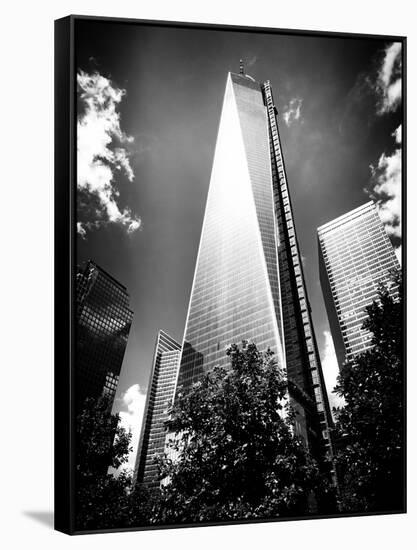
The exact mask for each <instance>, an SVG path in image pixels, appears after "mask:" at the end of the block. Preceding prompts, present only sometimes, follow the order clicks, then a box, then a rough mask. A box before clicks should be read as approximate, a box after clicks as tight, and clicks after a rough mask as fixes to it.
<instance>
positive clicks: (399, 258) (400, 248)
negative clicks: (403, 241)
mask: <svg viewBox="0 0 417 550" xmlns="http://www.w3.org/2000/svg"><path fill="white" fill-rule="evenodd" d="M401 252H402V246H401V245H400V246H398V247H397V248H396V249H395V255H396V256H397V260H398V261H399V262H400V265H401V261H402V258H401Z"/></svg>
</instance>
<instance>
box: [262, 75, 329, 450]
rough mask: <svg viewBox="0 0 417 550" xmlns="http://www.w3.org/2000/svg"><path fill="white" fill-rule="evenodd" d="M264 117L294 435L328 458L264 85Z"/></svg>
mask: <svg viewBox="0 0 417 550" xmlns="http://www.w3.org/2000/svg"><path fill="white" fill-rule="evenodd" d="M263 93H264V98H265V104H266V108H267V116H268V128H269V148H270V155H271V167H272V180H273V189H274V203H275V215H276V219H277V228H278V264H279V274H280V282H281V300H282V313H283V326H284V337H285V350H286V365H287V374H288V382H289V389H290V396H291V402H292V406H293V408H294V409H295V410H296V411H297V413H298V415H297V419H298V420H296V422H298V423H299V426H298V431H299V432H300V433H301V434H302V435H303V436H304V439H305V440H306V441H307V442H308V445H309V447H310V449H311V451H312V453H313V454H314V455H315V456H316V457H318V458H320V457H323V456H330V457H331V456H332V454H333V453H332V445H331V440H330V436H329V428H330V427H331V425H332V417H331V412H330V405H329V400H328V396H327V391H326V385H325V381H324V376H323V371H322V367H321V362H320V355H319V352H318V346H317V341H316V337H315V333H314V327H313V320H312V316H311V308H310V303H309V299H308V294H307V287H306V283H305V279H304V273H303V265H302V261H301V253H300V249H299V245H298V240H297V233H296V229H295V220H294V214H293V209H292V205H291V197H290V192H289V187H288V182H287V175H286V170H285V163H284V158H283V155H282V150H281V140H280V135H279V127H278V121H277V114H278V111H277V109H276V107H275V103H274V99H273V95H272V89H271V85H270V83H269V81H267V82H265V83H264V84H263Z"/></svg>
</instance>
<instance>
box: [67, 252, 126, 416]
mask: <svg viewBox="0 0 417 550" xmlns="http://www.w3.org/2000/svg"><path fill="white" fill-rule="evenodd" d="M132 318H133V312H132V310H131V309H130V308H129V295H128V293H127V290H126V288H125V287H124V286H123V285H122V284H121V283H119V282H118V281H116V279H114V278H113V277H112V276H111V275H109V274H108V273H107V272H106V271H104V269H102V268H101V267H99V266H98V265H97V264H95V263H94V262H93V261H91V260H89V261H88V262H86V264H85V265H84V266H82V267H79V268H78V273H77V275H76V327H75V330H76V333H75V337H76V356H75V396H76V405H77V410H78V411H79V410H81V409H82V406H83V403H84V401H85V399H86V398H87V397H94V398H97V397H100V396H101V395H103V394H106V395H108V396H109V397H110V399H111V403H113V400H114V395H115V393H116V388H117V383H118V380H119V375H120V370H121V368H122V362H123V357H124V354H125V349H126V345H127V340H128V337H129V331H130V326H131V324H132Z"/></svg>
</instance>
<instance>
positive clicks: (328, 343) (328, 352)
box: [321, 330, 345, 408]
mask: <svg viewBox="0 0 417 550" xmlns="http://www.w3.org/2000/svg"><path fill="white" fill-rule="evenodd" d="M323 335H324V350H323V351H322V354H321V366H322V369H323V375H324V379H325V381H326V388H327V394H328V396H329V401H330V407H331V408H333V407H343V406H344V404H345V401H344V399H343V398H342V397H339V396H338V395H336V394H335V393H333V388H334V387H335V386H336V381H337V377H338V375H339V365H338V362H337V357H336V352H335V349H334V345H333V339H332V336H331V334H330V331H328V330H325V331H323Z"/></svg>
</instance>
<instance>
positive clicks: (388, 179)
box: [368, 125, 401, 240]
mask: <svg viewBox="0 0 417 550" xmlns="http://www.w3.org/2000/svg"><path fill="white" fill-rule="evenodd" d="M392 135H393V137H394V138H395V142H396V146H395V150H394V152H393V153H392V154H391V155H387V154H385V153H382V155H381V156H380V157H379V160H378V164H377V165H376V166H374V165H372V164H371V166H370V169H371V181H370V186H369V189H368V193H369V195H370V197H371V198H372V199H373V200H374V201H375V202H376V203H377V206H378V211H379V216H380V218H381V220H382V223H383V224H384V225H385V229H386V231H387V233H388V234H389V235H390V236H392V237H394V238H396V239H397V240H399V239H401V125H400V126H399V127H398V128H397V129H396V130H395V131H394V132H393V134H392Z"/></svg>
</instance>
